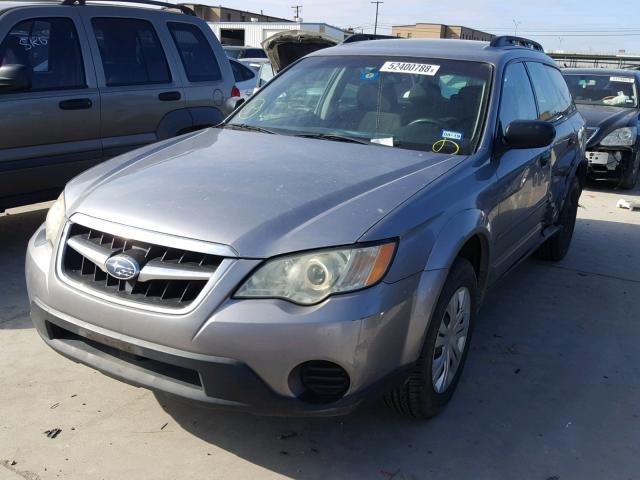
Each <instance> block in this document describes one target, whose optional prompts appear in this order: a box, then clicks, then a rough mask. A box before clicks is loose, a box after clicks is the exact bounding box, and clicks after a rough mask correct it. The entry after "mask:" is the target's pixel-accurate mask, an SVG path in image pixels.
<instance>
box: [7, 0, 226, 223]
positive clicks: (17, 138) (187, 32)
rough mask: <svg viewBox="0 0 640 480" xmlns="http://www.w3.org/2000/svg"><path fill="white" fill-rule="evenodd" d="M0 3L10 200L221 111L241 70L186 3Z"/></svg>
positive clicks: (32, 198)
mask: <svg viewBox="0 0 640 480" xmlns="http://www.w3.org/2000/svg"><path fill="white" fill-rule="evenodd" d="M166 6H167V7H171V8H173V9H176V8H178V9H180V10H181V13H180V12H171V11H169V10H167V9H165V10H161V9H150V8H141V7H140V6H138V7H129V6H122V5H113V6H111V5H99V4H96V5H84V2H81V4H79V5H76V4H75V2H74V1H72V0H67V1H65V2H63V3H62V4H55V3H50V4H43V3H39V4H38V3H28V2H2V4H0V132H1V134H0V211H2V210H4V209H6V208H10V207H13V206H18V205H21V204H27V203H32V202H36V201H44V200H50V199H53V198H55V197H56V196H57V195H58V194H59V193H60V191H61V190H62V187H63V186H64V184H65V183H66V182H67V181H68V180H70V179H71V178H73V177H74V176H75V175H77V174H78V173H80V172H81V171H83V170H85V169H87V168H88V167H91V166H92V165H95V164H96V163H98V162H101V161H102V160H105V159H107V158H110V157H113V156H115V155H118V154H120V153H123V152H126V151H127V150H131V149H134V148H137V147H139V146H142V145H145V144H149V143H153V142H157V141H159V140H163V139H166V138H170V137H173V136H176V135H180V134H182V133H185V132H188V131H192V130H196V129H199V128H203V127H208V126H211V125H215V124H217V123H219V122H220V121H221V120H222V119H223V118H224V117H225V116H226V114H228V113H229V111H230V109H231V103H232V102H227V100H228V99H229V97H230V96H231V95H232V90H236V89H235V88H234V80H233V73H232V71H231V67H230V66H229V62H228V60H227V57H226V55H225V54H224V51H223V50H222V47H221V46H220V43H219V42H218V40H217V38H216V37H215V35H214V34H213V32H212V31H211V29H210V28H209V27H208V26H207V24H206V23H205V22H204V21H203V20H201V19H199V18H197V17H195V16H194V14H193V12H192V11H191V10H189V9H188V8H186V7H176V6H175V5H170V4H167V5H166Z"/></svg>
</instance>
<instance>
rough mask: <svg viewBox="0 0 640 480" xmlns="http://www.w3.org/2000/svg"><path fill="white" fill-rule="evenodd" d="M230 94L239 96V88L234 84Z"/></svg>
mask: <svg viewBox="0 0 640 480" xmlns="http://www.w3.org/2000/svg"><path fill="white" fill-rule="evenodd" d="M231 96H232V97H239V96H240V89H239V88H238V87H237V86H236V85H234V86H233V88H232V89H231Z"/></svg>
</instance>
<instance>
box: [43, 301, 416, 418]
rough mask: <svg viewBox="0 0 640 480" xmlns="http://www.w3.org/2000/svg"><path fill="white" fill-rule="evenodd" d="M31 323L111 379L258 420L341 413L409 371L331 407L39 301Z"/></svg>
mask: <svg viewBox="0 0 640 480" xmlns="http://www.w3.org/2000/svg"><path fill="white" fill-rule="evenodd" d="M31 318H32V321H33V323H34V325H35V327H36V329H37V331H38V333H39V334H40V336H41V337H42V339H43V340H44V341H45V342H46V343H47V344H48V345H49V346H50V347H51V348H53V349H54V350H56V351H57V352H58V353H60V354H62V355H64V356H65V357H67V358H69V359H71V360H73V361H76V362H79V363H83V364H85V365H89V366H91V367H93V368H95V369H97V370H99V371H101V372H102V373H104V374H106V375H108V376H110V377H112V378H115V379H118V380H122V381H124V382H126V383H128V384H130V385H135V386H141V387H146V388H149V389H151V390H156V391H162V392H165V393H169V394H172V395H176V396H179V397H182V398H186V399H189V400H193V401H196V402H199V403H203V404H208V405H212V406H215V407H216V408H219V409H233V410H245V411H249V412H251V413H254V414H258V415H261V414H262V415H287V416H296V415H305V416H306V415H318V416H322V415H327V416H329V415H342V414H346V413H349V412H351V411H352V410H353V409H355V408H356V407H357V406H358V405H359V404H360V403H361V402H362V401H363V400H364V399H365V398H366V397H367V396H369V395H372V394H374V393H376V392H378V391H384V390H385V389H390V388H393V387H394V386H397V385H399V384H400V382H402V380H403V379H404V378H405V377H406V375H407V373H408V370H409V367H404V368H402V367H400V368H397V369H396V370H394V371H393V372H391V373H389V374H387V375H385V377H384V378H382V379H380V380H379V381H377V382H376V383H375V384H373V385H370V386H369V387H367V388H366V389H363V390H361V391H359V392H356V393H353V394H350V395H347V396H345V397H343V398H342V399H340V400H338V401H336V402H332V403H330V404H323V403H308V402H304V401H302V400H299V399H297V398H295V397H286V396H283V395H278V394H276V393H275V392H274V391H273V390H271V389H270V388H269V387H268V386H267V384H266V383H265V382H264V381H263V380H262V379H261V378H260V377H258V375H257V374H256V373H255V372H254V371H253V370H252V369H251V368H249V367H248V366H247V365H246V364H244V363H242V362H239V361H237V360H233V359H230V358H224V357H214V356H206V357H205V356H201V355H190V354H188V353H187V352H171V353H168V352H166V351H159V350H154V349H153V348H149V347H141V346H138V345H136V344H134V343H130V342H126V341H123V340H117V339H114V338H112V337H109V336H106V335H103V334H101V333H96V332H94V331H92V330H87V329H86V328H84V327H81V326H78V325H77V324H76V323H73V322H72V321H69V319H68V318H67V319H65V318H63V317H62V316H59V314H56V313H54V312H52V311H50V310H47V309H46V307H44V306H43V305H41V304H39V303H38V302H34V303H32V304H31Z"/></svg>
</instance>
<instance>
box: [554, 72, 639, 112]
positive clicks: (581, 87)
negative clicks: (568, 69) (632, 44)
mask: <svg viewBox="0 0 640 480" xmlns="http://www.w3.org/2000/svg"><path fill="white" fill-rule="evenodd" d="M564 78H565V79H566V81H567V85H568V86H569V90H570V91H571V95H573V98H574V100H575V102H576V103H581V104H585V105H610V106H616V107H629V108H635V107H637V106H638V94H637V89H636V84H635V80H634V78H633V77H631V76H617V75H576V74H569V75H565V76H564Z"/></svg>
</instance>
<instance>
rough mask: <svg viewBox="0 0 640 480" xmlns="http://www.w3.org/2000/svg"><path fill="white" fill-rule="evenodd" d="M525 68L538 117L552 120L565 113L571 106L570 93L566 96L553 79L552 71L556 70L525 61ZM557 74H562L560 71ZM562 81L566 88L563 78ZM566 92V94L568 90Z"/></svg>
mask: <svg viewBox="0 0 640 480" xmlns="http://www.w3.org/2000/svg"><path fill="white" fill-rule="evenodd" d="M527 69H528V70H529V74H530V75H531V83H533V88H534V90H535V93H536V99H537V101H538V111H539V119H540V120H545V121H553V120H557V119H559V118H560V117H562V116H563V115H565V114H566V113H567V112H568V111H569V109H570V108H571V106H572V100H571V96H570V95H569V97H568V98H567V96H566V94H565V92H563V91H562V89H561V88H560V86H559V85H558V82H557V80H555V79H554V73H553V72H554V71H556V70H555V69H554V68H552V67H549V66H547V65H544V64H542V63H537V62H527ZM558 75H560V76H562V75H561V74H560V72H558ZM562 83H563V84H564V88H565V89H566V83H565V82H564V80H563V82H562ZM566 93H567V94H568V91H567V92H566Z"/></svg>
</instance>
